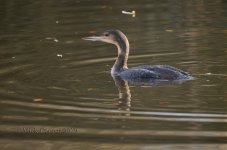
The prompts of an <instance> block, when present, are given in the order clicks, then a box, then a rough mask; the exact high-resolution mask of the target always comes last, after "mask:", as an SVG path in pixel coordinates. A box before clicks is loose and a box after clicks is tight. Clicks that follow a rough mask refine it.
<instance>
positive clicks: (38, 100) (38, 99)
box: [33, 98, 43, 102]
mask: <svg viewBox="0 0 227 150" xmlns="http://www.w3.org/2000/svg"><path fill="white" fill-rule="evenodd" d="M33 101H34V102H40V101H43V99H42V98H34V99H33Z"/></svg>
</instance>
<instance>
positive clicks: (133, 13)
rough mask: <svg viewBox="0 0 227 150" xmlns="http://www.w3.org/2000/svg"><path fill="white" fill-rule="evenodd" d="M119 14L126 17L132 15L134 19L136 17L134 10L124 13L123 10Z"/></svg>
mask: <svg viewBox="0 0 227 150" xmlns="http://www.w3.org/2000/svg"><path fill="white" fill-rule="evenodd" d="M121 13H122V14H126V15H132V17H135V16H136V11H135V10H133V11H131V12H130V11H124V10H122V11H121Z"/></svg>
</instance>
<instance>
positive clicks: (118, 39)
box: [83, 30, 193, 81]
mask: <svg viewBox="0 0 227 150" xmlns="http://www.w3.org/2000/svg"><path fill="white" fill-rule="evenodd" d="M83 39H84V40H90V41H102V42H106V43H111V44H114V45H116V46H117V49H118V56H117V59H116V61H115V63H114V65H113V67H112V69H111V75H112V76H120V77H121V78H122V79H125V80H147V79H148V80H169V81H173V80H190V79H192V78H193V77H192V76H191V75H189V74H188V73H187V72H184V71H182V70H180V69H177V68H175V67H171V66H168V65H143V66H138V67H132V68H128V67H127V61H128V56H129V42H128V39H127V37H126V36H125V35H124V34H123V33H122V32H121V31H120V30H106V31H104V32H101V33H97V34H95V35H93V36H89V37H85V38H83Z"/></svg>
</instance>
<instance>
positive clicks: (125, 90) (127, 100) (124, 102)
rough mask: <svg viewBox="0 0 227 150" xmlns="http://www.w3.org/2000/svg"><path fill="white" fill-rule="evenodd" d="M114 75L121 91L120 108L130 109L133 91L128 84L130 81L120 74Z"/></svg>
mask: <svg viewBox="0 0 227 150" xmlns="http://www.w3.org/2000/svg"><path fill="white" fill-rule="evenodd" d="M112 77H113V80H114V82H115V85H116V86H117V88H118V92H119V99H118V108H119V109H120V110H127V111H130V107H131V93H130V89H129V86H128V81H125V80H123V79H121V77H119V76H112Z"/></svg>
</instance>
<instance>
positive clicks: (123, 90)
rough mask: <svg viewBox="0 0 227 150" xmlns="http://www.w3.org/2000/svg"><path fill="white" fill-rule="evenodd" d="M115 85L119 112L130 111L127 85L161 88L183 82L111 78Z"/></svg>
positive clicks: (129, 96)
mask: <svg viewBox="0 0 227 150" xmlns="http://www.w3.org/2000/svg"><path fill="white" fill-rule="evenodd" d="M112 78H113V80H114V82H115V85H116V86H117V88H118V92H119V98H118V108H119V109H120V110H126V111H130V108H131V93H130V88H129V84H130V85H133V86H148V87H154V86H161V85H170V84H181V83H183V82H185V81H182V80H175V81H174V80H173V81H170V80H151V79H147V80H146V79H143V80H141V79H139V80H123V79H122V78H121V77H120V76H112Z"/></svg>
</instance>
